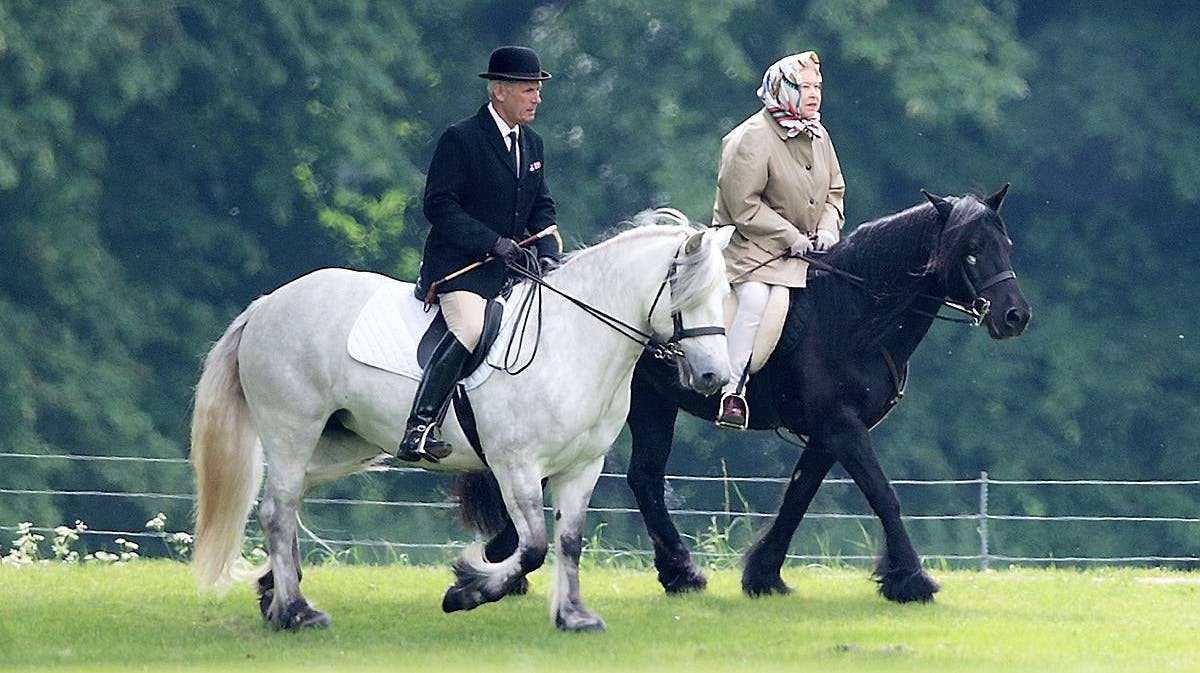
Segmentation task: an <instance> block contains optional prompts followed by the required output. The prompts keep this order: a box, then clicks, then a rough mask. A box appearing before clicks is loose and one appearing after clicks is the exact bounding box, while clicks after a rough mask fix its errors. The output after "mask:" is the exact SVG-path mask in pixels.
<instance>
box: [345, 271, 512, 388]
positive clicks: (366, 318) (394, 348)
mask: <svg viewBox="0 0 1200 673" xmlns="http://www.w3.org/2000/svg"><path fill="white" fill-rule="evenodd" d="M528 291H529V288H528V285H527V284H521V285H519V286H517V287H516V288H515V289H514V290H513V293H512V296H511V297H509V299H508V300H507V302H506V301H505V299H504V298H503V297H501V298H500V300H499V301H500V302H501V303H511V304H512V305H513V306H519V305H520V304H519V301H520V298H521V297H523V296H524V294H525V293H526V292H528ZM439 310H440V309H439V308H438V307H437V305H436V304H435V305H434V307H433V308H432V309H430V310H429V311H428V312H426V311H425V305H424V302H422V301H421V300H419V299H417V298H416V297H415V296H413V284H412V283H402V282H399V281H395V282H391V283H385V284H384V285H382V286H380V288H379V289H378V290H376V291H375V294H373V295H371V298H370V299H368V300H367V303H366V304H365V305H364V306H363V309H362V311H361V312H360V313H359V314H358V318H356V319H355V320H354V326H353V327H352V328H350V337H349V338H348V339H347V341H346V350H347V352H348V353H349V354H350V357H352V358H354V359H355V360H357V361H359V362H361V363H363V364H364V365H368V366H371V367H375V368H377V369H382V370H384V371H388V372H391V373H393V374H399V375H401V376H406V377H408V378H410V379H413V380H414V381H419V380H420V379H421V366H420V365H418V364H417V345H418V344H420V343H421V336H422V335H423V334H425V330H426V329H427V328H428V327H429V324H430V323H432V322H433V319H434V318H435V317H436V316H437V313H438V311H439ZM516 313H517V311H505V312H504V319H503V320H502V321H501V323H500V334H499V336H497V337H496V342H495V343H494V344H493V347H492V350H491V352H490V353H488V357H487V360H485V361H484V363H483V364H482V365H480V366H479V368H478V369H476V370H475V371H474V372H472V373H471V375H470V376H468V377H467V378H466V379H464V380H463V385H464V386H466V388H467V390H472V389H474V388H477V387H479V386H480V385H482V384H483V382H484V381H486V380H487V378H488V376H489V375H490V374H491V373H492V371H493V370H494V367H492V366H489V365H495V366H496V367H500V366H502V362H501V359H502V357H503V353H504V350H505V348H506V347H507V344H508V343H509V340H510V339H511V338H512V333H513V330H514V328H515V325H516V319H515V315H514V314H516Z"/></svg>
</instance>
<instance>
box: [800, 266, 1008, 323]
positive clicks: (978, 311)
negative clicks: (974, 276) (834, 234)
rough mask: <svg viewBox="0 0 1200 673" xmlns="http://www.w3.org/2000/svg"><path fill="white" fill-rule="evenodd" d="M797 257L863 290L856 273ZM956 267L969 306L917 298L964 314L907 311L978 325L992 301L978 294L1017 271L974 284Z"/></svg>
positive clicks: (928, 296)
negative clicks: (965, 288)
mask: <svg viewBox="0 0 1200 673" xmlns="http://www.w3.org/2000/svg"><path fill="white" fill-rule="evenodd" d="M800 259H803V260H804V261H806V262H808V263H809V264H811V265H812V266H814V267H816V268H818V269H821V270H822V271H826V272H828V273H830V274H832V275H834V276H836V277H838V278H841V279H842V280H845V281H847V282H849V283H850V284H851V285H853V286H855V287H857V288H859V289H861V290H865V289H866V287H867V283H866V281H865V280H863V279H862V278H861V277H859V276H856V275H854V274H852V273H850V272H849V271H843V270H842V269H839V268H837V267H836V266H833V265H832V264H829V263H826V262H823V261H821V260H819V259H816V258H814V257H811V256H809V255H800ZM959 270H960V272H961V273H962V277H963V282H964V283H965V284H966V286H967V289H968V290H970V291H971V303H970V305H966V304H963V303H960V302H957V301H955V300H953V299H950V298H948V297H939V296H937V295H932V294H926V293H924V292H919V293H917V298H919V299H932V300H935V301H937V302H938V303H939V304H941V305H942V306H945V307H946V308H948V309H951V310H953V311H958V312H959V313H962V314H963V315H965V316H967V317H965V318H954V317H951V316H944V315H940V314H938V313H936V312H935V313H929V312H927V311H922V310H920V309H915V308H909V309H908V310H910V311H912V312H913V313H916V314H917V315H923V316H926V317H929V318H934V319H935V320H945V321H946V322H956V323H959V324H962V325H971V326H972V327H978V326H979V325H981V324H983V319H984V318H986V317H987V314H988V311H990V310H991V307H992V303H991V302H990V301H988V299H987V298H986V297H984V296H982V294H981V293H982V292H983V291H984V290H987V289H988V288H990V287H992V286H993V285H998V284H1000V283H1003V282H1004V281H1006V280H1010V279H1015V278H1016V277H1017V274H1016V273H1015V272H1014V271H1013V270H1012V269H1006V270H1004V271H1001V272H1000V273H997V274H996V275H994V276H992V277H990V278H988V279H987V280H985V281H983V282H982V283H980V284H979V285H978V286H976V285H975V283H973V282H971V275H970V274H969V273H967V267H966V265H965V264H960V265H959Z"/></svg>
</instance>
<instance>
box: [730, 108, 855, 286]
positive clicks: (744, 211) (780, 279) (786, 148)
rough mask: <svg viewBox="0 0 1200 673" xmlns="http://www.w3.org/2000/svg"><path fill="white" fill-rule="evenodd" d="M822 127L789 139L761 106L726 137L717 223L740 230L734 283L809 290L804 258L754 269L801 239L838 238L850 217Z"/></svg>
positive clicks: (733, 242)
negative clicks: (815, 133) (824, 234)
mask: <svg viewBox="0 0 1200 673" xmlns="http://www.w3.org/2000/svg"><path fill="white" fill-rule="evenodd" d="M822 131H823V133H822V134H821V137H819V138H809V137H808V135H807V134H805V133H801V134H800V135H798V136H796V137H794V138H788V137H787V130H786V129H784V128H783V127H782V126H780V125H779V124H777V123H776V122H775V120H774V119H772V118H771V115H770V113H768V112H767V110H766V108H763V109H762V110H760V111H759V112H757V113H756V114H754V115H751V116H750V118H749V119H747V120H746V121H744V122H742V123H741V124H739V125H738V127H737V128H735V129H733V130H732V131H730V132H729V133H728V134H727V135H726V136H725V138H724V139H723V140H722V141H721V165H720V169H719V171H718V173H717V198H716V202H715V203H714V204H713V224H714V225H724V224H732V225H734V226H736V227H737V229H736V231H735V233H734V234H733V237H732V238H731V239H730V242H729V246H728V247H727V248H726V249H725V267H726V270H727V271H728V273H729V278H730V280H731V281H732V282H734V283H742V282H746V281H759V282H763V283H768V284H770V285H786V286H788V287H804V286H805V274H806V273H807V271H808V263H807V262H804V261H803V260H800V259H794V258H787V257H784V258H781V259H778V260H775V261H773V262H771V263H769V264H766V265H764V266H762V267H760V268H758V269H757V270H755V271H749V270H750V269H753V268H754V267H755V266H757V265H759V264H760V263H762V262H764V261H766V260H768V259H770V258H771V257H773V256H775V255H777V254H779V253H781V252H783V251H784V250H786V249H787V248H788V246H789V245H791V244H792V243H793V242H794V241H796V239H797V238H798V237H799V236H807V235H809V234H815V233H816V231H817V230H818V229H825V230H827V231H831V232H833V234H834V236H835V238H836V237H837V236H838V233H839V232H840V230H841V228H842V224H843V223H844V222H845V219H846V216H845V211H844V209H843V206H842V199H843V196H844V194H845V191H846V183H845V181H844V180H843V179H842V168H841V166H840V165H839V164H838V159H837V154H836V153H835V152H834V151H833V143H832V142H831V141H830V139H829V133H828V132H827V131H824V128H823V127H822ZM747 272H748V273H747Z"/></svg>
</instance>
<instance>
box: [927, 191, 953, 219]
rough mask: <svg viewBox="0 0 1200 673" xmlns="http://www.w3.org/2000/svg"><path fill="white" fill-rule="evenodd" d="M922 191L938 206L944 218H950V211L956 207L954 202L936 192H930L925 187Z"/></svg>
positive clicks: (939, 212) (939, 213)
mask: <svg viewBox="0 0 1200 673" xmlns="http://www.w3.org/2000/svg"><path fill="white" fill-rule="evenodd" d="M921 193H922V194H924V195H925V198H927V199H929V202H930V203H932V204H933V207H934V208H937V211H938V215H940V216H941V218H942V219H943V220H949V219H950V211H951V210H953V209H954V204H952V203H950V202H949V201H947V200H946V199H943V198H942V197H940V196H938V195H936V194H930V193H929V192H927V191H925V190H924V189H922V190H921Z"/></svg>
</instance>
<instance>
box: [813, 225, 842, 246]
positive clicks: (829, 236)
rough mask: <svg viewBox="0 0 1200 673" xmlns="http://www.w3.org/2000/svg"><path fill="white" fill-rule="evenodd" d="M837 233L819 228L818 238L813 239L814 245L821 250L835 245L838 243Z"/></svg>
mask: <svg viewBox="0 0 1200 673" xmlns="http://www.w3.org/2000/svg"><path fill="white" fill-rule="evenodd" d="M837 241H838V240H837V234H835V233H833V232H832V231H827V230H825V229H818V230H817V240H815V241H813V247H814V248H816V249H817V250H820V251H825V250H828V249H830V248H832V247H833V244H834V243H837Z"/></svg>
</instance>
